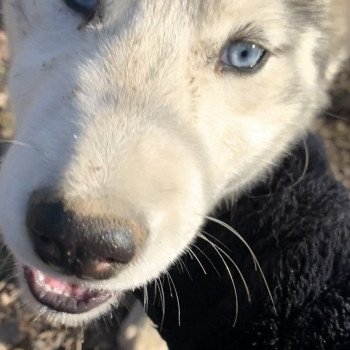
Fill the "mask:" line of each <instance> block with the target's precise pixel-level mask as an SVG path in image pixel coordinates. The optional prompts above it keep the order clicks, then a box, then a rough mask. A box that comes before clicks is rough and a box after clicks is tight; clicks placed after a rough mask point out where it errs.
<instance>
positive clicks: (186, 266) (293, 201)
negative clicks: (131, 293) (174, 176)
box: [140, 135, 350, 350]
mask: <svg viewBox="0 0 350 350" xmlns="http://www.w3.org/2000/svg"><path fill="white" fill-rule="evenodd" d="M305 146H307V147H305ZM306 149H307V150H308V154H309V161H307V158H308V157H306V153H307V152H305V150H306ZM305 164H306V165H307V168H306V167H305ZM305 169H306V171H305ZM216 218H218V219H220V220H222V221H224V222H225V223H227V224H229V225H230V226H232V227H233V228H234V229H235V230H237V232H238V233H240V234H241V235H242V236H243V237H244V239H245V240H246V241H247V242H248V244H249V245H250V247H251V248H252V249H253V251H254V253H255V254H256V256H257V258H258V260H259V262H260V263H261V266H262V270H263V271H264V273H265V275H266V279H267V282H268V285H269V287H270V289H271V293H272V299H273V301H274V305H273V304H272V301H271V299H270V297H269V293H268V291H267V287H266V285H265V283H264V280H263V278H262V275H261V274H260V273H259V270H256V269H255V266H254V261H253V259H252V257H251V255H250V253H249V251H248V249H247V247H246V246H245V245H244V244H243V243H242V242H241V241H240V240H239V239H238V238H237V237H236V236H235V235H234V234H233V233H231V232H229V231H228V230H227V229H226V228H224V227H222V226H220V225H219V224H216V223H208V224H207V225H206V226H205V227H204V231H205V232H206V234H203V237H202V238H198V239H197V241H196V242H195V245H194V246H193V247H192V251H193V252H194V253H195V254H196V255H197V257H198V259H199V260H200V262H201V264H200V263H199V261H198V260H197V259H196V258H195V257H194V255H193V254H186V255H185V256H183V257H182V261H183V263H182V264H177V265H175V266H174V267H173V268H172V270H171V271H170V276H171V278H172V281H173V282H174V284H175V286H176V290H177V295H176V293H175V290H174V287H173V283H172V281H171V280H170V279H168V277H166V276H165V277H164V278H163V285H164V288H165V296H164V297H163V296H162V294H161V293H159V290H158V291H157V295H154V293H155V290H152V289H153V288H152V287H149V288H148V292H149V294H150V295H149V298H148V299H149V303H148V313H149V315H150V316H151V318H152V319H153V320H154V321H155V322H156V324H157V325H158V326H159V327H160V332H161V335H162V336H163V337H164V339H165V340H166V341H167V342H168V344H169V348H170V349H172V350H173V349H175V350H187V349H201V350H204V349H210V350H215V349H218V350H219V349H220V350H221V349H230V350H232V349H239V350H241V349H243V350H248V349H283V350H288V349H295V350H301V349H313V350H322V349H325V350H326V349H327V350H331V349H344V350H345V349H350V199H349V193H348V192H347V190H346V189H345V188H344V187H343V186H342V185H341V184H340V183H339V182H337V181H336V180H335V178H334V177H333V175H332V174H331V172H330V170H329V168H328V164H327V159H326V156H325V153H324V149H323V146H322V143H321V141H320V140H319V139H318V138H317V137H316V136H313V135H309V136H308V138H307V141H306V144H304V143H301V144H300V145H298V146H296V147H295V148H294V150H293V151H292V153H291V154H290V155H289V156H287V157H285V158H284V159H283V161H282V162H281V164H280V166H279V167H278V168H277V169H275V171H274V173H273V174H271V176H269V177H268V178H267V179H266V180H265V181H264V182H263V183H260V184H259V185H257V186H256V187H255V188H254V189H253V190H252V191H250V192H249V194H246V195H244V196H242V198H240V199H239V200H238V201H237V203H236V204H235V205H234V206H232V207H231V208H229V209H227V210H221V211H220V212H219V213H218V214H217V215H216ZM214 237H215V238H214ZM207 240H208V241H207ZM209 241H211V242H212V243H210V242H209ZM219 241H221V242H219ZM215 246H217V247H215ZM219 254H220V255H221V256H222V258H223V259H224V260H225V261H226V263H223V260H222V258H221V257H220V256H219ZM229 257H230V258H231V259H232V260H234V261H235V263H236V264H237V265H238V267H239V268H240V269H241V271H242V274H243V276H244V277H245V279H246V281H247V285H248V287H249V290H250V294H251V302H249V301H248V297H247V292H246V289H245V287H244V284H243V283H242V279H241V278H240V275H239V273H238V270H237V269H236V268H235V267H234V264H233V263H232V261H231V260H230V259H229ZM209 260H210V261H209ZM226 265H227V267H228V269H229V270H230V273H229V272H228V270H227V268H226ZM214 266H215V268H214ZM204 270H205V272H206V273H204ZM230 274H232V276H233V280H234V281H235V283H236V288H237V294H238V306H239V309H238V318H237V322H236V324H235V325H234V323H235V318H236V312H237V310H236V301H235V293H234V288H233V284H232V280H231V278H230ZM158 284H159V283H158ZM152 293H153V296H152ZM177 296H178V298H179V303H180V310H181V312H180V314H179V311H178V305H177V304H178V302H177ZM153 298H154V300H155V302H154V303H153V304H152V301H153ZM140 299H141V300H143V298H142V295H140ZM163 299H165V300H163ZM162 301H164V303H165V313H163V306H162V304H163V302H162ZM178 318H180V324H181V325H180V326H179V320H178ZM233 325H234V326H233Z"/></svg>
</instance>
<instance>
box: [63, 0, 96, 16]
mask: <svg viewBox="0 0 350 350" xmlns="http://www.w3.org/2000/svg"><path fill="white" fill-rule="evenodd" d="M64 2H65V3H66V5H67V6H68V7H69V8H71V9H72V10H74V11H75V12H78V13H81V14H82V15H84V16H91V15H93V14H94V13H95V11H96V9H97V6H98V3H99V0H64Z"/></svg>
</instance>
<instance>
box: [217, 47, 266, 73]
mask: <svg viewBox="0 0 350 350" xmlns="http://www.w3.org/2000/svg"><path fill="white" fill-rule="evenodd" d="M266 53H267V50H266V49H264V48H263V47H261V46H259V45H257V44H254V43H251V42H248V41H236V42H234V43H232V44H231V46H229V47H228V48H227V49H226V50H225V52H224V56H223V62H224V63H225V65H226V66H231V67H233V68H236V69H238V70H241V71H250V70H253V69H254V68H256V67H257V66H258V65H259V63H261V61H262V59H263V58H264V56H265V55H266Z"/></svg>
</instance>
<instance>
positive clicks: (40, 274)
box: [37, 271, 45, 282]
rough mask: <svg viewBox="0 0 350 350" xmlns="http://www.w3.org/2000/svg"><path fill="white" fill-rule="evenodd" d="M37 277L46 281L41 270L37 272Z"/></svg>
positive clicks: (40, 280) (41, 280)
mask: <svg viewBox="0 0 350 350" xmlns="http://www.w3.org/2000/svg"><path fill="white" fill-rule="evenodd" d="M37 279H38V281H39V282H44V281H45V276H44V274H43V273H41V272H40V271H38V272H37Z"/></svg>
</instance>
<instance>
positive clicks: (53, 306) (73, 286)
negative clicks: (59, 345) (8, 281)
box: [20, 266, 123, 326]
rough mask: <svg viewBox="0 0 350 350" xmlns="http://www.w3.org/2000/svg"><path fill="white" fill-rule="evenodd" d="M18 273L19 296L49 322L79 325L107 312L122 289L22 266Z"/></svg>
mask: <svg viewBox="0 0 350 350" xmlns="http://www.w3.org/2000/svg"><path fill="white" fill-rule="evenodd" d="M22 271H23V272H22V273H21V274H20V283H21V290H22V294H23V295H22V298H23V301H24V303H25V304H26V305H28V306H29V308H30V309H31V310H32V311H34V313H36V314H38V315H40V316H42V317H44V318H46V319H47V320H48V321H49V322H50V323H51V324H54V325H57V324H60V325H61V324H64V325H66V326H79V325H83V324H86V323H89V322H91V321H93V320H96V319H97V318H99V317H100V316H102V315H104V314H107V313H108V312H109V311H110V310H111V309H112V307H113V306H116V305H117V304H118V301H119V300H120V299H121V298H122V296H123V293H117V292H115V291H109V290H97V289H89V288H86V287H85V286H83V285H79V284H78V283H70V282H65V281H62V280H59V279H57V278H55V277H52V276H49V275H47V274H46V273H44V272H42V271H40V270H38V269H35V268H31V267H28V266H24V267H23V269H22Z"/></svg>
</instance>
